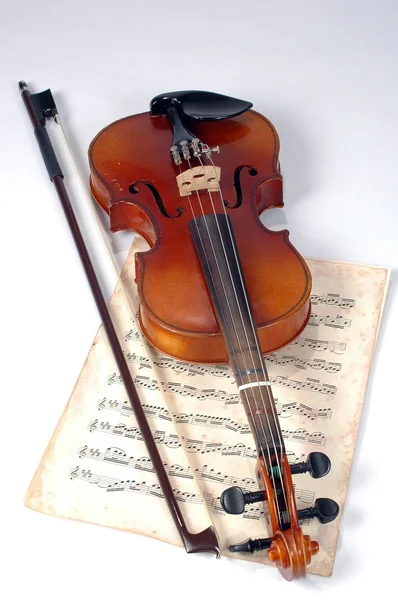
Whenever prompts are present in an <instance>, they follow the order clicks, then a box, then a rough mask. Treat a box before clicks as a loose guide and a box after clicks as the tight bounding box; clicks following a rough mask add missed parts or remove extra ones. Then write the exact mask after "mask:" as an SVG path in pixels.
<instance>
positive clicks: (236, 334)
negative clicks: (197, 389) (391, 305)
mask: <svg viewBox="0 0 398 600" xmlns="http://www.w3.org/2000/svg"><path fill="white" fill-rule="evenodd" d="M198 158H199V157H198ZM199 160H200V159H199ZM187 162H188V166H189V169H190V172H191V176H192V181H194V174H193V170H192V165H191V161H190V159H189V158H188V159H187ZM201 164H202V168H203V163H201ZM206 183H207V184H208V183H209V182H208V181H207V178H206ZM207 191H208V193H209V195H210V196H211V192H210V189H209V186H208V190H207ZM196 196H197V200H198V204H199V207H200V210H201V212H202V215H203V217H205V211H204V208H203V205H202V202H201V199H200V194H199V191H198V189H197V188H196ZM188 198H189V196H188ZM189 205H190V208H191V212H192V216H193V219H194V222H195V224H196V231H197V234H198V237H199V239H200V243H201V245H202V248H204V245H205V244H204V242H203V239H202V236H201V235H200V232H199V228H198V225H197V223H196V221H195V220H196V215H195V211H194V209H193V206H192V203H191V199H190V198H189ZM212 205H213V210H214V214H216V212H215V207H214V204H213V202H212ZM216 222H217V220H216ZM204 223H205V227H206V231H207V236H208V239H209V242H210V246H211V250H212V254H213V257H214V261H215V264H216V268H217V270H218V274H219V277H220V281H221V285H222V288H223V292H224V296H225V299H226V302H227V306H228V310H229V313H230V316H231V322H232V325H233V328H234V332H235V337H236V340H237V343H238V346H239V350H240V353H241V356H242V358H243V363H244V367H245V370H246V371H247V370H248V369H247V365H246V361H245V358H244V353H243V350H242V346H241V343H240V339H239V335H238V332H237V329H236V326H235V322H234V318H233V313H232V309H231V306H230V303H229V299H228V295H227V292H226V289H225V285H224V281H223V278H222V275H221V270H220V266H219V262H218V260H217V254H216V251H215V249H214V245H213V242H212V239H211V235H210V231H209V228H208V225H207V221H206V219H204ZM217 228H218V233H219V236H220V241H221V243H222V246H223V251H224V256H225V260H226V264H227V266H228V271H229V275H230V278H231V283H232V287H233V290H234V295H235V299H236V304H237V305H238V309H239V313H240V318H241V321H242V326H243V330H244V331H245V324H244V320H243V315H242V312H241V309H240V306H239V299H238V294H237V291H236V288H235V285H234V282H233V279H232V273H231V270H230V267H229V264H228V260H227V254H226V251H225V246H224V243H223V239H222V235H221V231H220V228H219V225H218V222H217ZM206 263H207V265H206V266H207V267H208V268H209V264H208V261H207V259H206ZM209 272H210V276H211V279H212V282H213V285H214V279H213V276H212V275H211V269H210V268H209ZM245 337H246V342H247V346H248V348H249V352H250V356H251V361H252V364H253V367H255V364H254V360H253V355H252V352H251V348H250V344H249V340H248V337H247V334H246V332H245ZM254 370H255V369H254ZM257 378H258V376H257ZM259 389H260V395H261V398H262V404H263V407H264V413H265V414H266V416H267V411H266V408H265V403H264V399H263V397H262V391H261V386H259ZM243 392H244V396H245V399H246V404H247V406H248V408H249V411H250V415H251V419H252V422H253V426H254V429H255V432H256V435H257V437H258V439H260V436H259V430H258V426H257V422H256V419H255V418H254V414H253V410H252V406H251V403H250V401H249V397H248V392H247V390H246V389H244V390H243ZM253 398H254V402H255V405H256V414H259V411H258V405H257V399H256V396H255V394H253ZM267 420H268V416H267ZM260 424H261V428H262V430H263V436H264V440H265V442H266V446H267V453H268V459H269V464H270V467H271V465H272V462H271V452H270V448H269V445H268V441H267V436H266V434H265V429H264V424H263V422H262V420H261V419H260ZM268 426H269V421H268ZM269 429H270V433H271V436H272V431H271V428H270V427H269ZM272 439H273V437H272ZM273 441H274V440H273ZM274 443H275V442H274ZM259 450H260V453H261V454H262V457H263V459H264V463H266V459H265V453H264V448H263V446H262V444H259ZM270 473H271V479H272V484H273V488H274V492H275V498H276V495H277V490H276V482H275V476H274V471H273V469H272V468H271V469H270Z"/></svg>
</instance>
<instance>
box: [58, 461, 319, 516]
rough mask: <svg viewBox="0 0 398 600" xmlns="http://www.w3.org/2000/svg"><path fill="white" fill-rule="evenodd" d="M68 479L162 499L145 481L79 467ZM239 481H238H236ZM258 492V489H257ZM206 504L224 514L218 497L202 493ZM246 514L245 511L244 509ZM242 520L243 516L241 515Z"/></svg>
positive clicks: (303, 493)
mask: <svg viewBox="0 0 398 600" xmlns="http://www.w3.org/2000/svg"><path fill="white" fill-rule="evenodd" d="M69 477H70V479H72V481H76V480H77V479H78V480H80V481H85V482H87V483H90V484H91V485H96V486H98V487H99V488H102V489H104V490H105V491H106V492H110V493H112V492H136V493H139V494H144V495H147V496H155V497H157V498H162V499H163V498H164V496H163V493H162V490H161V488H160V485H159V484H158V483H153V484H151V485H148V484H147V483H146V482H145V481H137V480H136V479H115V478H114V477H107V476H105V475H99V474H95V473H93V472H92V471H91V469H80V467H79V466H77V467H75V468H74V469H71V470H70V471H69ZM237 481H239V480H237ZM257 490H258V487H257ZM173 492H174V495H175V497H176V499H177V501H178V502H189V503H192V504H203V498H202V496H201V495H200V494H196V493H191V492H185V491H182V490H180V489H179V488H173ZM296 494H297V496H296V497H297V499H298V500H301V501H302V502H307V503H310V502H312V501H313V499H314V497H315V493H314V492H311V491H310V490H297V492H296V490H295V495H296ZM203 497H204V500H205V502H206V504H207V505H208V506H209V507H211V508H213V509H214V510H216V511H219V512H220V513H223V514H225V513H224V511H223V508H222V507H221V504H220V497H219V496H217V497H215V496H212V495H211V494H209V493H206V492H205V493H204V495H203ZM245 512H246V509H245ZM255 514H257V515H258V518H260V516H261V514H262V515H264V509H262V510H261V511H259V512H258V513H257V512H254V511H252V510H251V509H250V508H248V509H247V515H246V518H253V515H255ZM267 514H268V511H267V510H266V511H265V515H267ZM242 516H243V518H245V517H244V514H243V515H242Z"/></svg>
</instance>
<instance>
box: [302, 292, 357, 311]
mask: <svg viewBox="0 0 398 600" xmlns="http://www.w3.org/2000/svg"><path fill="white" fill-rule="evenodd" d="M310 299H311V304H312V305H313V306H315V305H317V304H327V305H328V306H339V307H340V308H347V309H349V308H354V306H355V300H354V299H353V298H340V294H332V293H329V294H327V295H326V296H317V295H316V294H313V295H311V296H310Z"/></svg>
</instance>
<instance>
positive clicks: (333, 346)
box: [290, 337, 347, 354]
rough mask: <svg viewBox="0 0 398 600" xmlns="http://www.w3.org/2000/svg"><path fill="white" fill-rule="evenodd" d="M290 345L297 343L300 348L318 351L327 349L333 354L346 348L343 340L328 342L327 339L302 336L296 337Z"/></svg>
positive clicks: (341, 352)
mask: <svg viewBox="0 0 398 600" xmlns="http://www.w3.org/2000/svg"><path fill="white" fill-rule="evenodd" d="M290 345H291V346H296V345H298V346H300V347H301V348H311V350H316V351H318V352H323V351H325V350H329V352H334V353H335V354H344V352H345V351H346V350H347V344H345V343H343V342H329V341H327V340H313V339H310V338H302V337H298V338H296V339H295V340H294V341H293V342H292V343H291V344H290Z"/></svg>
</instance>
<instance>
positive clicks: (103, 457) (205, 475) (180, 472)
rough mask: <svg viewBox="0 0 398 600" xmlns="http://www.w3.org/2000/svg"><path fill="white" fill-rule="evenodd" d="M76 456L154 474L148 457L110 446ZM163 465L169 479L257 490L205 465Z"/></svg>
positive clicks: (248, 480)
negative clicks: (204, 481)
mask: <svg viewBox="0 0 398 600" xmlns="http://www.w3.org/2000/svg"><path fill="white" fill-rule="evenodd" d="M77 454H78V456H79V458H81V459H82V458H89V459H92V460H98V461H101V462H105V463H106V462H110V463H114V464H117V465H120V466H124V467H129V468H131V469H136V470H138V471H148V472H151V473H153V472H154V468H153V465H152V463H151V460H150V459H149V458H148V457H146V456H143V457H140V458H134V456H127V454H126V452H125V451H124V450H123V449H122V448H118V447H116V446H110V447H108V448H107V449H106V450H104V451H100V450H99V449H98V448H88V446H87V445H85V446H84V447H83V448H80V449H79V450H78V452H77ZM163 464H164V466H165V467H166V470H167V473H168V475H170V476H171V477H183V478H185V479H194V476H196V477H197V478H198V479H204V480H209V481H215V482H216V483H220V484H222V485H224V486H226V487H229V486H233V485H237V486H239V487H241V488H242V489H244V490H245V491H248V492H254V491H257V490H258V489H259V488H258V484H257V482H256V481H255V480H254V479H251V478H249V477H245V478H241V477H236V476H234V475H226V474H225V473H221V471H216V470H215V469H213V468H211V467H210V465H207V464H206V465H204V466H203V467H202V469H195V471H194V472H192V470H191V468H190V467H187V468H183V467H181V466H180V465H178V464H173V465H171V466H170V467H169V465H168V464H167V463H166V462H165V463H163ZM298 492H301V490H296V493H298Z"/></svg>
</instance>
